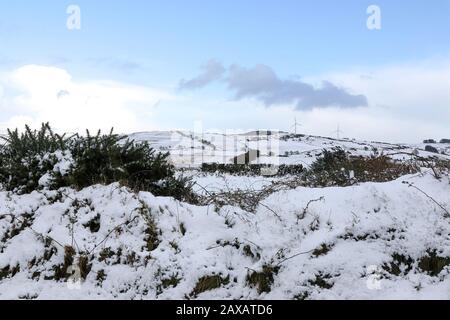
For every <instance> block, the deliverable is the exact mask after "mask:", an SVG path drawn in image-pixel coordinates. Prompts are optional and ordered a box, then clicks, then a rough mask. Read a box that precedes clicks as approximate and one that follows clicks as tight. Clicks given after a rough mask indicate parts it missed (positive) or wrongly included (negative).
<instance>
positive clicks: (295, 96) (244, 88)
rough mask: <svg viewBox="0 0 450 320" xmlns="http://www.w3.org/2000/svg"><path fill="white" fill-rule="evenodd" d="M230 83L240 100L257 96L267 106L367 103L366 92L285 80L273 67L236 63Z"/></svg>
mask: <svg viewBox="0 0 450 320" xmlns="http://www.w3.org/2000/svg"><path fill="white" fill-rule="evenodd" d="M226 82H227V83H228V87H229V88H230V89H231V90H233V91H235V98H236V99H237V100H239V99H242V98H256V99H258V100H260V101H262V102H263V103H264V104H265V105H266V106H271V105H277V104H295V106H296V107H297V109H310V108H313V107H331V106H338V107H343V108H352V107H358V106H367V98H366V97H365V96H364V95H353V94H350V93H348V92H347V91H346V90H344V89H343V88H339V87H337V86H335V85H334V84H332V83H331V82H328V81H324V82H323V85H322V87H321V88H316V87H314V86H312V85H311V84H308V83H305V82H302V81H300V80H282V79H280V78H279V77H278V76H277V75H276V73H275V72H274V71H273V70H272V68H270V67H268V66H265V65H257V66H255V67H253V68H244V67H241V66H238V65H233V66H231V67H230V69H229V75H228V78H227V79H226Z"/></svg>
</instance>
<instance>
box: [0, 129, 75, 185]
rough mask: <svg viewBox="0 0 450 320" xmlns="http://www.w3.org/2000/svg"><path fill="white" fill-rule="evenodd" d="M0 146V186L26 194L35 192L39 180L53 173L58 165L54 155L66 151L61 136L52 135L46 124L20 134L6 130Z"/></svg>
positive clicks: (65, 142) (64, 141)
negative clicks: (48, 173)
mask: <svg viewBox="0 0 450 320" xmlns="http://www.w3.org/2000/svg"><path fill="white" fill-rule="evenodd" d="M1 139H2V140H3V145H2V146H1V147H0V148H1V149H0V184H1V185H2V186H3V188H4V189H7V190H16V191H18V192H20V193H28V192H31V191H33V190H36V189H38V187H39V180H40V179H41V178H42V177H43V176H44V175H45V174H46V173H47V172H49V171H51V170H53V168H54V166H55V165H56V163H57V162H58V155H57V152H61V151H64V150H66V149H67V141H68V139H67V138H65V136H64V135H62V136H60V135H58V134H55V133H53V131H52V129H51V128H50V126H49V124H48V123H46V124H42V127H41V129H40V130H31V129H30V127H29V126H25V131H24V132H23V133H19V131H18V130H17V129H16V130H13V131H12V130H9V129H8V134H7V136H6V137H2V138H1Z"/></svg>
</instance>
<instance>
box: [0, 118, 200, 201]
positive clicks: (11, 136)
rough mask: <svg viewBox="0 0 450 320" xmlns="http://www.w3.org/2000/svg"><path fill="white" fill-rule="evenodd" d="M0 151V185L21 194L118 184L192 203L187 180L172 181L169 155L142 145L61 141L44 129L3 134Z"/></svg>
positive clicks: (110, 138) (115, 140)
mask: <svg viewBox="0 0 450 320" xmlns="http://www.w3.org/2000/svg"><path fill="white" fill-rule="evenodd" d="M4 140H5V144H4V145H3V147H2V149H1V150H0V184H1V186H2V188H3V189H5V190H8V191H15V192H17V193H21V194H25V193H30V192H32V191H35V190H40V189H42V188H47V189H50V190H56V189H59V188H62V187H73V188H75V189H83V188H86V187H89V186H91V185H95V184H111V183H114V182H121V183H122V184H123V185H125V186H127V187H129V188H131V189H133V190H138V191H150V192H152V193H154V194H155V195H162V196H173V197H175V198H177V199H179V200H190V201H195V197H194V196H193V193H192V192H191V185H190V180H189V179H187V178H183V177H177V176H176V175H175V170H174V167H173V165H172V164H170V163H169V161H168V156H169V154H162V153H157V152H156V151H155V150H154V149H153V148H151V147H150V145H149V144H148V143H146V142H143V143H135V142H134V141H129V140H126V137H123V136H119V135H117V134H114V133H113V132H112V130H111V132H110V133H109V134H102V133H101V132H100V131H99V132H98V133H97V134H96V135H95V136H93V135H91V134H90V133H89V131H87V135H86V136H79V135H74V136H72V137H69V138H65V136H64V135H62V136H60V135H57V134H55V133H53V131H52V129H51V127H50V125H49V124H48V123H47V124H43V125H42V127H41V129H40V130H34V131H33V130H31V129H30V128H29V127H28V126H26V128H25V132H23V133H19V132H18V130H17V129H16V130H14V131H11V130H9V131H8V135H7V137H6V138H4Z"/></svg>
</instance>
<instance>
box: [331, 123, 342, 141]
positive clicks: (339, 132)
mask: <svg viewBox="0 0 450 320" xmlns="http://www.w3.org/2000/svg"><path fill="white" fill-rule="evenodd" d="M334 133H336V137H337V139H338V140H339V139H340V136H341V133H344V132H343V131H342V130H341V127H340V125H339V124H338V126H337V130H336V131H333V132H331V134H334Z"/></svg>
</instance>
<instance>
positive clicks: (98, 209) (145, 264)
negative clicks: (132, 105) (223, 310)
mask: <svg viewBox="0 0 450 320" xmlns="http://www.w3.org/2000/svg"><path fill="white" fill-rule="evenodd" d="M402 181H408V182H410V183H413V184H414V185H416V186H417V187H419V188H420V189H421V190H426V191H427V193H428V194H430V195H432V196H433V198H434V199H435V200H436V201H438V202H439V203H441V204H442V205H443V206H444V207H445V208H448V209H450V198H449V197H448V195H449V194H450V181H449V180H448V178H447V179H443V180H442V181H438V180H436V179H435V178H434V177H432V176H431V174H429V173H424V174H423V175H415V176H405V177H403V178H401V179H398V180H396V181H392V182H388V183H365V184H361V185H357V186H352V187H347V188H324V189H310V188H298V189H295V190H290V191H283V192H277V193H275V194H273V195H271V196H270V197H269V198H267V199H265V200H264V204H265V206H264V207H263V206H260V207H259V208H258V210H257V212H256V213H255V214H252V213H248V212H245V211H243V210H241V209H238V208H234V207H230V206H228V207H223V208H222V209H220V210H219V211H218V212H216V211H215V210H213V208H212V207H196V206H192V205H188V204H184V203H180V202H178V201H175V200H173V199H171V198H157V197H154V196H153V195H151V194H150V193H147V192H141V193H139V194H134V193H132V192H130V191H129V190H127V189H125V188H121V187H119V186H118V185H117V184H113V185H110V186H93V187H90V188H87V189H85V190H82V191H80V192H76V191H73V190H69V189H67V190H65V191H64V192H63V193H64V194H65V195H63V197H62V199H61V200H60V201H57V202H55V203H51V202H52V201H50V200H49V199H51V198H52V195H53V194H52V193H53V192H49V191H42V192H34V193H32V194H31V195H23V196H11V195H8V194H7V193H1V194H0V197H1V202H0V203H1V205H0V211H1V212H10V213H11V214H13V215H14V216H15V217H23V215H24V214H25V213H31V212H34V217H35V218H34V220H33V222H32V225H31V227H32V229H33V230H34V231H35V232H37V233H42V234H44V235H48V236H50V237H52V238H54V239H55V240H57V241H58V242H59V243H61V244H63V245H70V244H71V241H72V240H71V236H70V235H71V232H70V228H71V223H70V216H71V215H73V214H74V212H73V210H75V209H74V207H73V206H72V204H73V200H72V199H78V200H79V201H80V202H82V201H84V202H86V203H88V204H89V206H88V205H84V206H81V208H79V210H78V211H77V212H76V215H77V216H78V218H79V219H78V220H77V222H75V224H74V226H73V227H74V234H75V241H76V246H77V248H78V249H77V250H79V251H80V252H86V251H87V252H90V251H92V250H93V249H94V247H95V245H96V244H99V243H101V241H102V240H103V239H104V238H105V237H106V236H107V234H108V233H109V232H110V231H111V230H112V229H113V228H114V227H115V226H117V225H120V224H123V223H125V222H126V221H130V220H131V219H132V218H133V217H135V216H136V217H137V219H136V220H135V221H134V222H133V223H131V224H130V225H129V226H128V227H126V228H123V230H122V232H120V233H118V232H117V233H113V234H112V235H111V236H110V237H109V238H108V239H107V240H106V241H105V242H104V243H103V244H102V245H101V246H100V247H99V248H97V249H95V250H94V251H93V252H92V259H93V260H92V270H91V272H90V273H89V275H88V277H87V279H86V281H85V282H84V283H82V285H81V287H80V288H78V289H72V290H71V289H69V288H68V284H67V283H65V282H57V281H54V280H45V279H44V276H43V275H45V274H46V275H50V274H51V272H52V267H53V266H54V265H56V264H58V263H62V261H63V255H64V254H63V250H62V248H57V249H58V252H57V254H56V255H54V256H53V257H52V258H51V259H50V260H49V261H45V262H43V263H42V264H41V265H37V266H33V267H31V268H30V267H29V264H30V261H32V260H33V258H39V257H42V256H43V254H44V250H45V246H44V243H43V241H42V240H40V239H39V237H37V235H36V233H34V232H33V231H32V230H31V229H25V230H23V231H22V232H21V233H20V234H19V235H17V236H15V237H13V238H12V239H9V240H7V241H6V243H5V244H2V246H3V247H2V253H1V254H0V269H3V268H4V267H6V266H15V265H19V266H20V270H21V271H20V272H19V273H18V274H16V275H15V276H14V277H13V278H11V279H4V280H2V281H0V298H1V299H11V298H12V299H17V298H21V297H27V296H28V297H36V298H39V299H47V298H50V299H53V298H58V299H60V298H63V299H72V298H75V299H98V298H101V299H110V298H116V299H183V298H184V297H186V296H189V294H190V293H191V292H192V289H193V288H194V287H195V284H196V281H197V280H198V279H199V278H201V277H202V276H206V275H211V274H222V275H225V276H230V278H231V279H233V281H230V283H229V284H228V285H225V286H224V287H222V288H219V289H216V290H213V291H208V292H205V293H202V294H200V295H199V296H198V298H199V299H200V298H202V299H256V298H258V299H292V298H293V297H294V296H295V295H298V294H300V293H302V292H308V294H309V298H311V299H377V298H383V299H386V298H387V299H397V298H410V299H433V298H436V297H437V298H443V299H449V298H450V291H448V287H449V285H450V275H449V271H450V269H449V268H448V267H447V268H444V270H443V271H442V272H441V273H440V275H439V277H431V276H429V275H427V274H426V273H424V272H422V271H420V270H419V269H418V268H417V266H415V267H414V270H413V271H411V272H410V273H408V274H407V275H402V276H394V275H391V274H389V273H387V272H385V271H384V272H382V275H381V276H382V279H381V280H380V286H381V289H380V290H373V289H370V288H368V285H367V283H368V280H369V279H370V278H369V277H370V274H367V270H368V268H369V267H370V266H377V267H379V268H381V266H383V265H384V264H386V263H389V262H390V261H391V260H392V255H393V254H394V253H399V254H404V255H407V256H410V257H411V258H413V259H420V258H421V257H423V256H424V255H425V254H426V251H427V250H432V249H437V250H442V251H441V254H442V255H443V256H450V237H449V234H450V225H449V220H448V218H444V213H445V212H443V210H442V209H441V208H440V207H439V206H437V205H436V204H435V203H434V202H432V201H431V200H430V199H429V198H427V197H426V196H424V195H423V194H421V193H420V192H418V191H417V190H416V189H414V188H411V187H408V185H406V184H404V183H402ZM320 197H323V198H324V199H323V201H317V202H314V203H312V204H311V205H310V206H309V210H308V213H307V215H306V216H305V218H304V219H301V220H298V218H297V216H298V214H299V213H301V212H302V211H303V210H304V208H305V207H306V206H307V203H308V202H309V201H310V200H312V199H318V198H320ZM143 205H145V206H148V208H149V212H148V213H146V214H148V215H149V216H151V217H152V218H153V219H154V221H155V224H156V226H157V228H158V229H159V236H158V238H159V241H160V244H159V246H158V248H157V249H155V250H153V251H151V252H149V251H148V250H147V249H143V248H144V247H145V232H144V230H145V223H146V222H145V221H146V220H145V218H144V217H143V216H142V215H141V214H140V213H139V211H140V208H142V206H143ZM266 206H267V207H269V208H271V209H272V210H274V211H276V212H279V213H280V217H281V220H280V219H278V218H277V217H275V215H274V214H273V213H272V212H271V211H270V210H268V209H267V208H266ZM97 214H100V216H101V227H100V230H99V231H98V232H97V233H92V232H91V231H90V230H89V228H86V227H84V226H83V224H85V223H86V222H87V221H89V220H90V219H91V218H92V217H94V216H95V215H97ZM227 219H231V220H232V221H234V225H233V226H232V228H230V227H229V225H227V224H226V220H227ZM181 223H182V224H183V225H184V228H185V229H186V233H185V234H184V235H183V234H182V233H181V231H180V224H181ZM313 223H315V228H312V227H311V226H312V224H313ZM11 224H12V219H11V218H9V217H6V218H4V219H2V220H0V237H4V235H5V233H6V231H7V230H8V228H10V226H11ZM389 230H390V231H389ZM350 234H351V235H352V236H351V237H345V235H350ZM367 235H369V236H367ZM364 236H366V238H364ZM358 237H360V238H361V239H363V238H364V240H359V241H358V240H356V239H357V238H358ZM235 239H237V240H238V241H239V242H240V243H243V244H249V245H250V246H251V247H252V250H255V252H258V253H259V254H260V256H261V258H260V259H259V260H257V259H253V258H251V257H247V256H245V255H244V254H243V252H242V250H241V249H236V248H235V247H233V246H224V247H222V246H218V245H217V242H218V241H222V242H224V241H229V242H233V241H234V240H235ZM174 242H176V244H177V246H178V248H177V250H175V249H174V248H173V246H172V245H171V243H174ZM324 243H325V244H329V245H332V249H331V251H330V252H329V253H328V254H326V255H324V256H319V257H314V256H313V255H312V254H311V250H314V249H316V248H318V247H320V246H321V245H322V244H324ZM107 247H108V248H111V250H113V251H116V250H117V249H118V248H122V250H123V255H122V260H123V261H121V263H119V264H110V263H107V262H106V261H99V251H100V250H101V249H102V248H107ZM133 252H134V253H135V254H136V256H137V258H136V261H135V262H133V263H131V264H130V263H126V261H124V256H126V254H130V253H133ZM301 252H309V253H306V254H303V255H299V256H297V257H295V258H292V259H289V260H287V261H284V262H282V261H283V257H290V256H294V255H296V254H297V253H301ZM266 263H272V264H279V263H281V264H280V266H281V269H280V271H279V273H278V275H277V276H276V277H275V282H274V284H273V285H272V290H271V292H270V293H263V294H261V295H260V294H259V293H258V292H257V291H256V289H254V288H251V287H250V286H248V285H247V284H246V276H247V273H248V272H249V271H248V270H259V269H260V268H261V267H262V265H263V264H266ZM100 269H103V270H104V271H105V274H106V279H105V280H104V282H103V283H102V284H98V283H97V281H96V274H97V272H98V271H99V270H100ZM35 271H40V272H41V276H40V277H39V279H38V280H36V279H35V280H33V279H32V277H31V276H32V274H33V272H35ZM175 274H177V276H178V277H179V278H180V279H181V280H180V283H179V284H178V285H177V286H176V287H174V288H173V287H169V288H167V289H164V290H162V292H158V289H157V287H158V285H160V284H161V280H162V278H164V277H167V276H171V275H175ZM318 274H328V275H330V276H331V278H330V281H331V282H332V283H333V287H332V288H331V289H321V288H319V287H316V286H313V285H311V284H309V281H310V280H312V279H314V277H315V275H318ZM235 281H236V282H235ZM419 285H420V287H421V289H420V290H417V289H416V287H418V286H419Z"/></svg>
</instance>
